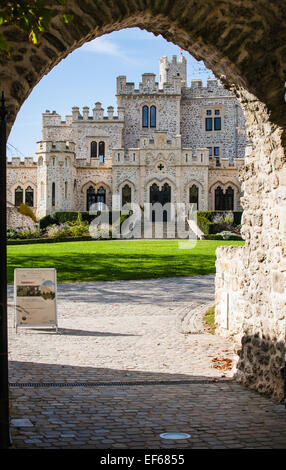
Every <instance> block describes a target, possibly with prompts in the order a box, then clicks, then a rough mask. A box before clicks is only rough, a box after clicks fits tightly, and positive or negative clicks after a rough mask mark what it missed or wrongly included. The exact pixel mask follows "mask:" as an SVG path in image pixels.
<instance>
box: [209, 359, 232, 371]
mask: <svg viewBox="0 0 286 470" xmlns="http://www.w3.org/2000/svg"><path fill="white" fill-rule="evenodd" d="M212 362H213V365H212V366H211V367H213V368H214V369H219V370H231V369H232V359H229V358H228V357H224V358H218V357H214V358H213V359H212Z"/></svg>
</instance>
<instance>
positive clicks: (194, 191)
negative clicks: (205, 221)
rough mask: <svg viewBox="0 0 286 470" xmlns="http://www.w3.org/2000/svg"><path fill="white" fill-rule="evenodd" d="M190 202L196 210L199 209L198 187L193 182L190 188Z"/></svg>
mask: <svg viewBox="0 0 286 470" xmlns="http://www.w3.org/2000/svg"><path fill="white" fill-rule="evenodd" d="M189 201H190V204H196V205H197V210H198V209H199V188H198V187H197V186H196V185H195V184H193V185H192V187H191V188H190V198H189Z"/></svg>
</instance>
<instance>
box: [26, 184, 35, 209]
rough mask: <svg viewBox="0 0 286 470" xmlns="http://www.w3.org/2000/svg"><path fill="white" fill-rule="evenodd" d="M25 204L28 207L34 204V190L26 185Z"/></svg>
mask: <svg viewBox="0 0 286 470" xmlns="http://www.w3.org/2000/svg"><path fill="white" fill-rule="evenodd" d="M25 204H26V205H27V206H29V207H33V206H34V190H33V188H31V186H28V187H27V188H26V191H25Z"/></svg>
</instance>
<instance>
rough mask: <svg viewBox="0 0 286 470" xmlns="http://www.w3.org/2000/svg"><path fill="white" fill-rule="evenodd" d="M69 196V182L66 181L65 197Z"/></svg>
mask: <svg viewBox="0 0 286 470" xmlns="http://www.w3.org/2000/svg"><path fill="white" fill-rule="evenodd" d="M67 198H68V182H67V181H65V199H67Z"/></svg>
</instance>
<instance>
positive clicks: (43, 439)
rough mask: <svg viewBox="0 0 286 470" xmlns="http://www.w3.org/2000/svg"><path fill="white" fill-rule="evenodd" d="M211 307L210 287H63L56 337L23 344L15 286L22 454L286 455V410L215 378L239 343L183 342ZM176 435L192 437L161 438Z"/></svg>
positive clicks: (207, 283)
mask: <svg viewBox="0 0 286 470" xmlns="http://www.w3.org/2000/svg"><path fill="white" fill-rule="evenodd" d="M213 298H214V277H213V276H203V277H196V278H194V277H192V278H191V277H190V278H175V279H173V278H169V279H160V280H144V281H120V282H99V283H80V284H79V283H73V284H59V285H58V324H59V332H58V334H55V333H54V332H51V331H47V330H46V331H44V330H37V331H36V330H24V331H23V330H20V331H19V332H18V334H17V335H16V333H15V329H14V313H13V308H12V301H13V297H12V288H11V286H10V287H9V303H10V308H9V351H10V353H9V360H10V362H9V364H10V366H9V380H10V384H11V386H10V402H11V418H12V426H11V433H12V439H13V444H14V447H16V448H31V449H37V448H86V449H87V448H93V449H104V448H106V449H113V448H114V449H115V448H122V449H123V448H129V449H136V448H141V449H152V448H173V449H176V448H178V449H188V448H248V447H250V448H286V419H285V418H286V411H285V409H284V407H283V406H282V405H280V404H275V403H273V402H271V401H270V400H268V399H266V398H265V397H262V396H260V395H258V394H257V393H255V392H252V391H249V390H247V389H245V388H244V387H242V386H241V385H240V384H237V383H235V382H234V381H233V380H232V371H231V370H228V369H227V370H220V369H217V368H214V365H215V364H217V363H218V362H217V360H224V361H225V359H230V360H235V354H234V352H233V349H232V345H231V343H230V342H227V341H226V340H225V339H222V338H220V337H217V336H215V335H211V334H208V333H207V332H206V331H205V332H204V333H197V334H182V331H183V330H184V329H185V328H183V324H182V320H183V319H184V318H188V316H189V315H190V314H191V313H192V311H194V310H196V308H197V307H198V306H199V305H204V304H208V305H209V304H210V303H212V302H213ZM31 385H32V386H31ZM24 418H25V419H28V420H29V422H28V423H27V424H30V426H21V427H20V426H17V424H19V423H17V421H15V420H17V419H24ZM175 431H176V432H186V433H189V434H190V435H191V437H190V438H189V439H187V440H180V441H170V440H169V441H165V440H163V439H162V438H160V434H161V433H165V432H175Z"/></svg>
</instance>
